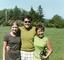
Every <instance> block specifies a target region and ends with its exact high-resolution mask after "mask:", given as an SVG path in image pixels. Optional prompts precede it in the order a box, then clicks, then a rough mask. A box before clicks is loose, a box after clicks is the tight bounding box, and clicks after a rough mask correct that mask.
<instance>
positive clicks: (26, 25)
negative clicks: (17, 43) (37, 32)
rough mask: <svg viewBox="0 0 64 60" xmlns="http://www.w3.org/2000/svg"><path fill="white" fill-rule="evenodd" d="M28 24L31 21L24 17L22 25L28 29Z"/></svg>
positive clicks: (29, 24)
mask: <svg viewBox="0 0 64 60" xmlns="http://www.w3.org/2000/svg"><path fill="white" fill-rule="evenodd" d="M30 26H31V21H30V20H29V19H28V18H25V19H24V27H25V28H27V29H28V28H30Z"/></svg>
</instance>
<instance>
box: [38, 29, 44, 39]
mask: <svg viewBox="0 0 64 60" xmlns="http://www.w3.org/2000/svg"><path fill="white" fill-rule="evenodd" d="M37 35H38V36H39V37H40V38H42V37H43V36H44V31H43V29H41V28H39V29H38V30H37Z"/></svg>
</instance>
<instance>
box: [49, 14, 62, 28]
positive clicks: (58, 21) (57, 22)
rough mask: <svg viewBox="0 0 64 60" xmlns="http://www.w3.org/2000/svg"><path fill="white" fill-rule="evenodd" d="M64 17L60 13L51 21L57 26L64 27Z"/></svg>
mask: <svg viewBox="0 0 64 60" xmlns="http://www.w3.org/2000/svg"><path fill="white" fill-rule="evenodd" d="M62 20H63V19H62V17H61V16H59V15H54V16H53V18H52V20H51V21H50V22H51V23H52V24H54V25H55V26H56V27H57V28H61V27H62Z"/></svg>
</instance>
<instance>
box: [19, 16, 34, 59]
mask: <svg viewBox="0 0 64 60" xmlns="http://www.w3.org/2000/svg"><path fill="white" fill-rule="evenodd" d="M23 25H24V26H22V27H20V30H21V40H22V45H21V60H33V55H34V50H35V48H34V41H33V37H34V35H35V27H33V26H32V18H31V17H29V16H26V17H24V19H23Z"/></svg>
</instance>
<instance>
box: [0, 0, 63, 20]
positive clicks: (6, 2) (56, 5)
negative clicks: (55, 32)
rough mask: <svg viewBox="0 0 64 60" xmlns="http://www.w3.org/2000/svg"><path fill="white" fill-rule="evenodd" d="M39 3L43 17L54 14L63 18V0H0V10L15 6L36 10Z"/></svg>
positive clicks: (47, 17)
mask: <svg viewBox="0 0 64 60" xmlns="http://www.w3.org/2000/svg"><path fill="white" fill-rule="evenodd" d="M39 5H41V7H42V9H43V14H44V18H46V19H51V18H52V17H53V16H54V15H56V14H57V15H59V16H61V17H62V18H64V0H0V10H2V9H5V8H7V9H10V8H14V7H15V6H18V8H20V9H24V10H27V11H29V10H30V8H31V7H33V8H34V10H37V9H38V6H39Z"/></svg>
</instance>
